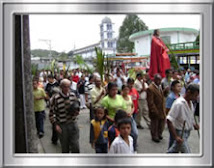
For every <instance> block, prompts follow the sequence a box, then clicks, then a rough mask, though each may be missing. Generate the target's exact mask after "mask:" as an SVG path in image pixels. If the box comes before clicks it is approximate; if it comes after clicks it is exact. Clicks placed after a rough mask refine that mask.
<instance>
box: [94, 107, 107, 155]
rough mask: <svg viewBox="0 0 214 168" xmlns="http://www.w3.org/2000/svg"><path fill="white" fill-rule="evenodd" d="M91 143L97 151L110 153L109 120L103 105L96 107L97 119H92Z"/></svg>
mask: <svg viewBox="0 0 214 168" xmlns="http://www.w3.org/2000/svg"><path fill="white" fill-rule="evenodd" d="M90 143H91V146H92V148H94V149H95V151H96V153H108V121H107V119H106V111H105V109H104V108H103V107H97V108H96V109H95V119H92V120H91V127H90Z"/></svg>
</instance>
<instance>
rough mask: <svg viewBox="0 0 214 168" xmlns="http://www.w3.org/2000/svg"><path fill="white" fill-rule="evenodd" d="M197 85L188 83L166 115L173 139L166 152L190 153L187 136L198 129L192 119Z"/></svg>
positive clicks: (197, 90)
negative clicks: (182, 93) (182, 94)
mask: <svg viewBox="0 0 214 168" xmlns="http://www.w3.org/2000/svg"><path fill="white" fill-rule="evenodd" d="M198 95H199V86H198V85H197V84H189V85H188V86H187V89H186V93H185V95H184V96H183V97H182V96H181V97H179V98H178V99H176V100H175V102H174V103H173V105H172V108H171V110H170V111H169V114H168V115H167V125H168V128H169V131H170V132H171V134H172V136H173V138H174V141H173V144H172V145H171V147H170V148H169V149H168V153H179V152H181V153H191V150H190V147H189V144H188V138H189V136H190V132H191V130H193V128H194V129H196V130H198V129H199V125H198V124H197V123H195V120H194V106H193V103H192V101H194V100H197V97H198Z"/></svg>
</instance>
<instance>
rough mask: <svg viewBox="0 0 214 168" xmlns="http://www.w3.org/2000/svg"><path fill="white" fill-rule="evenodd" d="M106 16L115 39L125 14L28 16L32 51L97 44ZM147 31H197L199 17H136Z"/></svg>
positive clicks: (65, 48)
mask: <svg viewBox="0 0 214 168" xmlns="http://www.w3.org/2000/svg"><path fill="white" fill-rule="evenodd" d="M105 16H107V17H109V18H110V19H111V20H112V22H113V23H114V26H115V29H114V31H115V36H118V34H119V27H120V26H121V25H122V22H123V20H124V18H125V15H30V38H31V39H30V40H31V49H49V45H48V44H47V42H44V41H41V40H42V39H48V40H51V46H52V50H56V51H58V52H63V51H65V52H69V51H70V50H73V49H74V47H75V48H76V49H77V48H81V47H85V46H87V45H91V44H94V43H97V42H99V41H100V34H99V33H100V28H99V25H100V24H101V21H102V19H103V18H104V17H105ZM138 16H139V17H140V18H141V19H142V20H143V22H144V23H145V24H146V25H147V26H148V28H149V29H157V28H166V27H187V28H194V29H197V30H199V29H200V22H201V17H200V15H174V14H173V15H164V14H162V15H145V14H143V15H138Z"/></svg>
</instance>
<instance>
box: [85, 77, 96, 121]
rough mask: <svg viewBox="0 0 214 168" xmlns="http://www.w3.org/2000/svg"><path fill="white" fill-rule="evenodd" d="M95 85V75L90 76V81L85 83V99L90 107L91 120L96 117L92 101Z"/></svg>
mask: <svg viewBox="0 0 214 168" xmlns="http://www.w3.org/2000/svg"><path fill="white" fill-rule="evenodd" d="M94 87H95V85H94V75H91V76H89V81H88V82H86V84H85V101H86V106H87V107H88V108H89V114H90V120H92V119H94V113H93V107H92V102H91V90H92V89H93V88H94Z"/></svg>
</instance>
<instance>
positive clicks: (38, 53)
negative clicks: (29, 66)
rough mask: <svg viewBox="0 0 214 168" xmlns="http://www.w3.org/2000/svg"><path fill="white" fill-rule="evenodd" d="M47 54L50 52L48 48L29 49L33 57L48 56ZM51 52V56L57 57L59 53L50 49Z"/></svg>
mask: <svg viewBox="0 0 214 168" xmlns="http://www.w3.org/2000/svg"><path fill="white" fill-rule="evenodd" d="M49 54H50V51H49V50H42V49H35V50H31V55H33V56H34V57H48V56H49ZM51 54H52V56H53V57H57V56H58V55H59V53H58V52H57V51H52V50H51Z"/></svg>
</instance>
